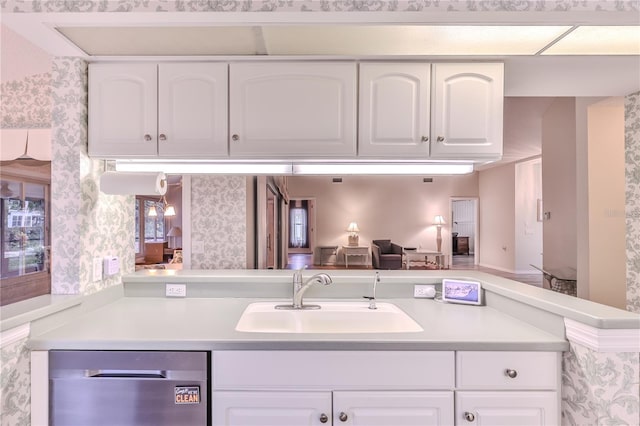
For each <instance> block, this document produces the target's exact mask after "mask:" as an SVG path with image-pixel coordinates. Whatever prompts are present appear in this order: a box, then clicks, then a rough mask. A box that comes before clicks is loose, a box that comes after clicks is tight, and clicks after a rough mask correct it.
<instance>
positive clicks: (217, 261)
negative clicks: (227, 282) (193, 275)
mask: <svg viewBox="0 0 640 426" xmlns="http://www.w3.org/2000/svg"><path fill="white" fill-rule="evenodd" d="M246 217H247V188H246V178H245V177H244V176H217V175H210V176H204V175H203V176H193V177H192V178H191V247H192V248H193V247H194V246H195V245H197V243H198V242H203V244H204V252H203V253H193V252H192V253H191V268H192V269H244V268H245V267H246V252H247V237H246V236H247V222H246Z"/></svg>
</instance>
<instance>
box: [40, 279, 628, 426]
mask: <svg viewBox="0 0 640 426" xmlns="http://www.w3.org/2000/svg"><path fill="white" fill-rule="evenodd" d="M312 274H313V272H311V271H305V272H304V274H303V278H304V279H305V280H306V279H308V278H309V277H310V276H311V275H312ZM380 275H381V282H380V283H379V284H378V286H377V299H378V303H391V304H393V305H395V306H397V307H398V308H399V309H400V310H402V311H404V312H405V313H406V314H407V315H409V316H410V317H411V318H412V319H413V320H414V321H415V322H416V323H417V324H419V325H420V327H421V328H422V331H419V332H399V333H375V332H372V333H336V332H332V333H278V332H265V333H257V332H241V331H237V330H236V324H237V323H238V320H239V319H240V317H241V316H242V314H243V311H244V310H245V309H246V308H247V306H249V305H250V304H252V303H254V302H258V301H260V302H265V301H274V302H276V301H277V302H282V303H286V302H287V301H289V302H290V298H291V286H292V272H291V271H282V270H280V271H277V270H216V271H212V270H209V271H207V270H197V271H196V270H184V271H160V270H159V271H139V272H137V273H134V274H130V275H127V276H125V277H123V283H124V284H123V289H122V297H119V298H117V299H115V300H113V301H110V302H109V303H106V304H104V305H103V306H101V307H99V308H97V309H95V310H91V311H89V312H86V313H84V314H82V315H81V316H79V317H77V318H75V319H73V320H71V321H68V322H67V323H66V324H64V325H62V326H60V327H57V328H53V329H50V331H47V332H44V333H41V334H39V335H33V336H32V337H31V338H30V340H29V343H28V345H29V347H30V349H31V350H32V351H33V352H32V365H33V370H32V371H33V380H34V382H33V383H34V384H33V386H32V387H33V388H34V389H43V388H44V389H47V387H48V385H47V367H46V365H47V359H48V351H56V350H72V351H73V350H111V351H133V350H135V351H148V350H151V351H159V350H163V351H205V352H207V353H210V354H211V359H212V361H211V362H212V368H211V371H210V373H209V380H210V387H211V392H212V409H211V415H212V419H213V424H243V423H242V417H234V415H238V416H239V414H237V413H238V412H235V411H234V409H238V410H240V408H239V407H241V408H242V410H249V411H252V410H258V411H256V412H261V411H260V410H263V409H264V406H262V405H260V404H263V403H264V401H265V398H266V399H267V400H271V398H276V399H278V398H280V399H279V401H280V402H279V403H275V402H274V404H275V405H274V407H275V408H278V407H284V406H281V405H278V404H282V403H283V402H282V401H284V400H286V401H287V405H286V406H287V407H290V406H291V407H292V406H293V405H295V404H297V403H298V402H301V401H298V400H296V399H291V398H292V395H299V394H304V395H307V392H309V393H312V394H313V395H315V396H318V397H319V398H320V401H321V402H319V404H318V405H314V407H315V408H312V409H311V414H310V413H309V412H306V414H305V415H307V416H312V417H313V419H314V421H319V422H320V423H324V422H323V421H322V419H325V418H326V419H329V418H333V419H334V420H333V424H341V423H346V424H349V423H347V422H348V421H349V420H348V419H349V418H353V416H356V415H364V414H362V412H358V409H361V407H362V401H363V400H362V399H361V398H364V400H367V399H370V400H371V401H375V402H373V404H376V406H378V407H383V408H384V410H385V411H384V413H378V415H379V416H381V417H380V418H387V419H388V418H389V417H385V416H393V415H397V414H398V413H400V412H406V410H409V409H410V408H416V407H420V409H421V410H423V411H424V412H425V413H427V412H428V413H431V414H428V415H427V414H425V416H426V417H429V418H431V419H432V421H433V423H432V424H454V423H455V424H467V422H469V421H471V420H469V419H470V418H472V417H473V418H474V419H475V418H484V419H488V418H489V417H488V416H490V415H500V416H506V415H513V414H508V413H507V411H509V410H506V409H505V410H502V409H503V408H507V407H510V408H513V407H520V409H522V410H534V411H535V415H533V417H532V420H531V421H532V423H531V424H546V425H552V424H559V423H560V413H561V406H562V403H561V399H560V397H561V392H560V389H561V386H560V377H561V372H562V368H563V367H562V364H561V358H562V353H563V352H565V353H567V352H568V351H569V350H570V343H569V342H568V341H567V337H568V338H569V339H574V336H575V333H576V331H577V332H578V333H579V332H580V331H581V330H582V332H585V330H587V331H588V330H591V331H595V333H596V334H597V335H600V336H601V337H602V336H604V338H605V340H606V338H607V336H608V335H609V334H611V335H613V334H616V335H617V336H627V340H629V339H628V337H629V336H632V335H634V334H637V333H638V330H639V329H640V316H638V315H637V314H633V313H630V312H626V311H621V310H618V309H614V308H610V307H606V306H603V305H599V304H595V303H592V302H588V301H584V300H580V299H577V298H572V297H570V296H567V295H563V294H558V293H554V292H550V291H547V290H544V289H541V288H536V287H532V286H528V285H526V284H522V283H518V282H515V281H511V280H508V279H504V278H500V277H495V276H492V275H488V274H485V273H481V272H475V271H448V270H440V271H383V272H381V273H380ZM331 278H332V280H333V282H332V284H331V285H328V286H312V287H310V288H309V290H308V291H307V293H306V294H305V300H306V302H307V303H320V304H322V303H324V302H327V301H332V302H334V303H336V302H344V303H345V305H346V304H350V305H353V304H354V303H355V304H362V309H367V306H368V304H369V302H368V301H366V300H363V299H362V296H370V294H371V284H372V279H373V272H372V271H366V270H350V271H335V273H332V274H331ZM443 278H457V279H468V280H475V281H479V282H481V283H482V286H483V289H484V296H485V297H484V300H485V305H484V306H466V305H454V304H446V303H442V302H439V301H437V300H433V299H418V298H413V289H414V285H416V284H422V285H429V284H432V285H435V286H436V288H438V287H439V285H440V283H441V282H442V279H443ZM167 284H171V285H175V284H178V285H184V286H185V287H184V290H185V292H186V297H166V296H165V295H166V291H167V288H166V285H167ZM347 326H348V324H345V327H347ZM572 333H573V334H572ZM612 333H613V334H612ZM596 340H597V339H596ZM319 351H321V352H319ZM636 351H637V350H636ZM301 352H303V353H301ZM298 364H300V365H298ZM310 366H313V367H312V368H311V367H310ZM292 369H293V370H296V371H299V372H300V374H295V375H293V376H292V375H291V374H290V372H291V371H292ZM298 369H299V370H298ZM512 376H513V377H512ZM36 384H38V385H36ZM292 391H305V392H296V393H291V392H292ZM515 391H518V392H515ZM32 398H33V400H32V403H33V410H32V413H33V415H35V416H36V419H38V418H39V419H45V420H46V419H47V416H48V411H47V407H48V404H47V403H48V396H46V395H45V393H42V392H40V396H39V397H38V395H37V394H36V395H34V396H32ZM454 399H455V401H457V402H456V403H455V404H454V402H453V401H454ZM327 400H328V402H327ZM398 401H403V402H402V403H401V404H400V406H398V405H396V403H399V402H398ZM272 402H273V401H272ZM256 404H257V405H256ZM292 404H293V405H292ZM305 404H306V402H305ZM332 404H333V406H334V408H335V407H338V408H336V410H338V411H335V410H334V412H333V414H332V411H331V410H332V409H331V406H332ZM403 404H405V405H403ZM406 404H409V405H406ZM411 404H413V405H411ZM416 404H417V405H416ZM425 404H426V405H425ZM303 405H304V404H303ZM224 407H227V409H223V408H224ZM260 407H262V408H260ZM305 407H306V405H305ZM327 407H329V408H327ZM358 407H360V408H358ZM454 407H455V409H454ZM482 407H491V408H492V410H494V412H495V413H498V414H495V413H494V414H490V413H489V412H485V411H483V410H484V409H483V408H482ZM242 410H240V411H242ZM398 410H400V411H398ZM403 410H404V411H403ZM276 411H277V410H276ZM225 413H227V414H225ZM234 413H235V414H234ZM343 414H344V416H342V415H343ZM523 415H524V414H523V412H522V411H519V412H518V414H516V416H517V417H516V418H518V420H519V421H522V419H523V417H522V416H523ZM225 416H231V417H225ZM345 416H346V417H345ZM430 416H433V417H430ZM478 416H479V417H478ZM341 418H346V419H347V420H345V421H343V420H340V419H341ZM503 419H504V417H503ZM45 420H43V421H45ZM274 421H275V420H274ZM296 421H299V419H298V420H296ZM225 422H226V423H225ZM228 422H231V423H228ZM265 422H266V423H265V424H276V423H269V422H268V419H265ZM339 422H340V423H339ZM462 422H464V423H462ZM34 424H39V423H37V422H35V423H34ZM292 424H298V423H295V422H294V423H292ZM305 424H306V423H305ZM311 424H318V423H311ZM329 424H331V423H329Z"/></svg>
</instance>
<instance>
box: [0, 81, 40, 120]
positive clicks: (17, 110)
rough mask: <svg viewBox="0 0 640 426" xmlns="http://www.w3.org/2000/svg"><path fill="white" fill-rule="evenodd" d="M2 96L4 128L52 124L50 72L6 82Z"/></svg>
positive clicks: (1, 106) (2, 86)
mask: <svg viewBox="0 0 640 426" xmlns="http://www.w3.org/2000/svg"><path fill="white" fill-rule="evenodd" d="M0 99H1V102H0V127H1V128H3V129H9V128H31V129H34V128H48V127H51V73H44V74H35V75H30V76H27V77H25V78H24V79H22V80H12V81H6V82H3V83H2V85H1V87H0ZM25 99H29V102H25Z"/></svg>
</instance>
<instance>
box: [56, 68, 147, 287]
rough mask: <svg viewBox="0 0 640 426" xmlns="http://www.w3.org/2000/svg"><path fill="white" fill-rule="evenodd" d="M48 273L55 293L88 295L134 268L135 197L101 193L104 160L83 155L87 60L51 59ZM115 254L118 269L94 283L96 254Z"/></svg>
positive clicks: (85, 148)
mask: <svg viewBox="0 0 640 426" xmlns="http://www.w3.org/2000/svg"><path fill="white" fill-rule="evenodd" d="M52 75H53V91H52V92H53V93H52V94H53V114H52V115H53V126H52V127H53V128H52V133H53V146H52V149H53V158H54V159H55V161H53V162H52V163H51V167H52V168H51V174H52V182H51V194H52V200H51V217H52V224H51V227H52V231H51V236H52V276H51V291H52V293H56V294H91V293H95V292H96V291H98V290H101V289H103V288H106V287H109V286H111V285H114V284H118V283H120V281H121V279H120V277H121V275H122V274H126V273H129V272H133V270H134V261H135V260H134V258H135V249H134V230H135V225H134V208H135V205H134V197H132V196H116V195H106V194H103V193H101V192H100V187H99V185H100V175H101V174H102V173H103V172H104V171H105V170H104V165H103V163H104V162H103V161H99V160H93V159H91V158H89V157H88V156H87V64H86V62H85V61H83V60H81V59H77V58H55V59H54V61H53V73H52ZM105 256H118V257H119V258H120V262H121V265H120V273H119V274H116V275H114V276H112V277H109V278H106V279H103V280H100V281H97V282H93V281H92V265H93V258H94V257H100V258H102V257H105Z"/></svg>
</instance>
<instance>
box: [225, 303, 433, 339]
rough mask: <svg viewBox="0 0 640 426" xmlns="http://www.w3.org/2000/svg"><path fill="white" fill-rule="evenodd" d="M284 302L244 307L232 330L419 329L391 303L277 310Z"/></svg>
mask: <svg viewBox="0 0 640 426" xmlns="http://www.w3.org/2000/svg"><path fill="white" fill-rule="evenodd" d="M283 303H284V304H286V302H256V303H252V304H250V305H249V306H247V308H246V309H245V310H244V312H243V313H242V316H241V317H240V320H239V321H238V324H237V325H236V331H244V332H253V333H408V332H418V331H423V329H422V327H420V325H418V323H416V322H415V321H414V320H413V319H412V318H411V317H410V316H409V315H407V314H406V313H404V311H402V310H401V309H400V308H398V307H397V306H396V305H394V304H392V303H384V302H378V303H377V308H378V309H369V302H350V301H345V302H320V303H314V304H318V305H320V306H321V308H320V309H316V310H280V309H276V308H275V307H276V305H282V304H283Z"/></svg>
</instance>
